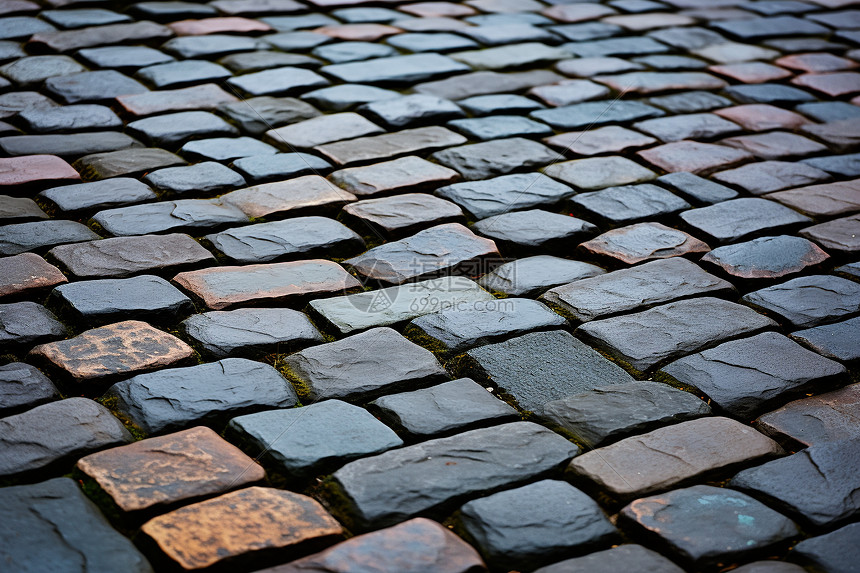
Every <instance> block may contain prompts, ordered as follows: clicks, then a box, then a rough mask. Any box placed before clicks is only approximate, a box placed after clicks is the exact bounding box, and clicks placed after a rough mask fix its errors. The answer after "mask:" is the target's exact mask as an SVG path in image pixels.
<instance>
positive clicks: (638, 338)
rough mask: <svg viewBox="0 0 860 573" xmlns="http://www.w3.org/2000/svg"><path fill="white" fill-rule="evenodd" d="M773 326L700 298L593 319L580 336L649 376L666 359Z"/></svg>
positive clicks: (754, 315)
mask: <svg viewBox="0 0 860 573" xmlns="http://www.w3.org/2000/svg"><path fill="white" fill-rule="evenodd" d="M668 260H677V259H668ZM775 325H776V323H775V322H774V321H772V320H770V319H769V318H766V317H765V316H763V315H761V314H758V313H757V312H755V311H754V310H752V309H750V308H749V307H745V306H742V305H739V304H736V303H733V302H728V301H725V300H721V299H717V298H712V297H701V298H693V299H689V300H681V301H677V302H671V303H669V304H665V305H662V306H657V307H654V308H652V309H649V310H645V311H642V312H638V313H635V314H628V315H624V316H617V317H614V318H605V319H602V320H595V321H592V322H588V323H586V324H584V325H582V326H580V327H579V328H577V330H576V332H577V333H578V334H579V335H580V336H582V337H583V338H585V339H586V340H588V341H589V342H591V343H592V344H594V345H595V346H596V347H597V348H599V349H600V350H602V351H604V352H606V353H608V354H609V355H611V356H613V357H614V358H615V359H617V360H619V361H621V362H623V363H625V364H626V365H628V366H629V367H630V368H633V369H635V370H636V371H639V372H645V371H647V370H649V369H651V368H653V367H654V366H657V365H658V364H660V363H661V362H663V361H664V360H672V359H675V358H680V357H681V356H684V355H686V354H692V353H693V352H697V351H699V350H701V349H703V348H707V347H709V346H713V345H716V344H719V343H720V342H722V341H725V340H728V339H731V338H737V337H739V336H743V335H749V334H755V333H757V332H759V331H762V330H764V329H766V328H770V327H774V326H775ZM658 334H659V337H658Z"/></svg>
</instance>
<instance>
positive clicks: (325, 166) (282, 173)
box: [233, 153, 333, 183]
mask: <svg viewBox="0 0 860 573" xmlns="http://www.w3.org/2000/svg"><path fill="white" fill-rule="evenodd" d="M233 168H234V169H236V170H237V171H239V172H240V173H241V174H242V175H244V176H245V177H246V178H247V179H248V181H250V182H252V183H264V182H267V181H283V180H286V179H292V178H293V177H297V176H299V175H310V174H323V173H328V172H329V171H331V170H332V168H333V167H332V165H331V163H329V162H328V161H326V160H325V159H322V158H320V157H317V156H316V155H311V154H309V153H278V154H275V155H266V156H259V155H258V156H252V157H242V158H240V159H237V160H236V161H234V162H233Z"/></svg>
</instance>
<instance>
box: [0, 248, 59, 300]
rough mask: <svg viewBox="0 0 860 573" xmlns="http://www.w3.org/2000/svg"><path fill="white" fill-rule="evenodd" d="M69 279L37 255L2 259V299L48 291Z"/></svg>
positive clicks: (0, 295) (0, 261) (0, 267)
mask: <svg viewBox="0 0 860 573" xmlns="http://www.w3.org/2000/svg"><path fill="white" fill-rule="evenodd" d="M68 280H69V279H67V278H66V276H65V275H64V274H63V273H62V272H61V271H60V269H58V268H57V267H55V266H54V265H51V264H49V263H48V262H47V261H45V259H43V258H42V257H40V256H39V255H37V254H35V253H21V254H20V255H15V256H13V257H0V297H8V296H13V295H20V294H23V293H26V292H28V291H34V290H36V291H37V290H40V289H47V288H50V287H53V286H55V285H58V284H62V283H65V282H68Z"/></svg>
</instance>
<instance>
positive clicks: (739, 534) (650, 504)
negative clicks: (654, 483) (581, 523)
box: [619, 485, 800, 569]
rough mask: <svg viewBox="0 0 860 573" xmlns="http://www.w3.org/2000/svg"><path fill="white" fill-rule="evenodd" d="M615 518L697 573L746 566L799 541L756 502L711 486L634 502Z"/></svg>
mask: <svg viewBox="0 0 860 573" xmlns="http://www.w3.org/2000/svg"><path fill="white" fill-rule="evenodd" d="M619 517H620V520H619V521H620V523H622V524H624V525H626V526H627V527H628V529H630V530H631V531H634V532H636V533H637V534H638V535H642V536H647V537H648V538H650V539H651V540H653V541H655V542H657V543H660V544H662V545H663V546H665V547H668V548H669V550H670V552H671V554H672V555H673V557H675V559H676V560H678V561H680V562H682V563H685V564H691V565H693V567H695V568H697V569H700V568H706V567H709V566H710V567H719V566H720V565H721V564H722V563H725V562H727V561H730V560H731V561H735V560H745V561H747V560H750V559H753V558H755V557H756V556H759V555H761V554H762V553H765V552H773V551H777V550H778V548H779V547H780V546H781V545H784V544H785V543H787V542H788V541H789V540H790V539H792V538H795V537H798V536H799V535H800V528H799V527H798V526H797V524H795V523H794V522H793V521H791V520H790V519H788V518H787V517H785V516H784V515H782V514H780V513H777V512H776V511H774V510H773V509H771V508H769V507H768V506H766V505H764V504H763V503H761V502H759V501H758V500H756V499H755V498H753V497H750V496H748V495H745V494H743V493H740V492H737V491H733V490H730V489H727V488H720V487H714V486H711V485H696V486H693V487H689V488H686V489H677V490H674V491H670V492H668V493H666V494H663V495H656V496H652V497H647V498H644V499H637V500H636V501H634V502H632V503H631V504H629V505H628V506H627V507H625V508H624V509H622V510H621V513H620V516H619ZM749 522H753V523H755V527H753V528H751V527H749V525H747V523H749ZM771 563H772V562H771Z"/></svg>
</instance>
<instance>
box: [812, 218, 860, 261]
mask: <svg viewBox="0 0 860 573" xmlns="http://www.w3.org/2000/svg"><path fill="white" fill-rule="evenodd" d="M858 224H860V215H851V216H849V217H843V218H841V219H834V220H832V221H828V222H827V223H820V224H818V225H813V226H811V227H807V228H805V229H801V231H800V235H801V236H803V237H806V238H807V239H811V240H813V241H815V242H816V243H818V244H819V245H821V246H822V247H824V248H825V249H827V250H828V251H836V252H837V253H841V254H847V255H851V254H854V253H856V252H858V251H860V239H858V237H860V234H858V233H857V229H858Z"/></svg>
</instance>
